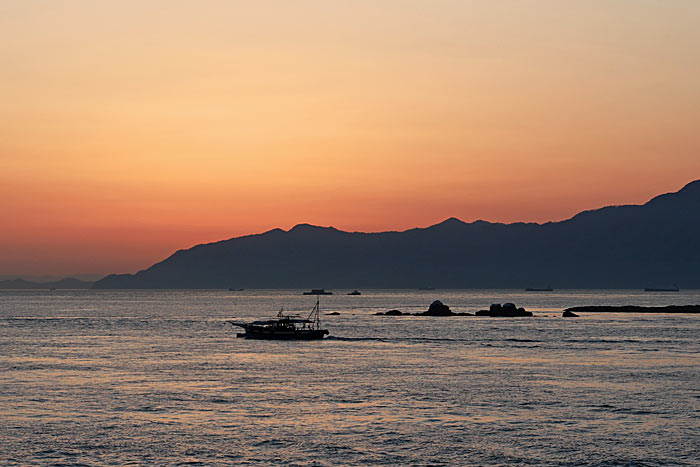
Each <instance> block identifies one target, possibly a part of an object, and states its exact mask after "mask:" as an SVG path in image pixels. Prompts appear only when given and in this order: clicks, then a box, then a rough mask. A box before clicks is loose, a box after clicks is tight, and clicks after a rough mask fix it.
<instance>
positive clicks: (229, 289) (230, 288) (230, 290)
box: [228, 287, 245, 292]
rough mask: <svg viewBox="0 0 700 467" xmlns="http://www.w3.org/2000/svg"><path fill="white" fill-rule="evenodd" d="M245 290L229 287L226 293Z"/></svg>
mask: <svg viewBox="0 0 700 467" xmlns="http://www.w3.org/2000/svg"><path fill="white" fill-rule="evenodd" d="M244 290H245V289H234V288H233V287H229V288H228V291H229V292H243V291H244Z"/></svg>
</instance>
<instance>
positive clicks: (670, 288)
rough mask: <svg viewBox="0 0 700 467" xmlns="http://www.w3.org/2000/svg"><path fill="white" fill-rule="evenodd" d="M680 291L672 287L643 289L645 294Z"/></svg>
mask: <svg viewBox="0 0 700 467" xmlns="http://www.w3.org/2000/svg"><path fill="white" fill-rule="evenodd" d="M680 290H681V289H679V288H678V287H677V286H673V287H646V288H645V289H644V291H645V292H680Z"/></svg>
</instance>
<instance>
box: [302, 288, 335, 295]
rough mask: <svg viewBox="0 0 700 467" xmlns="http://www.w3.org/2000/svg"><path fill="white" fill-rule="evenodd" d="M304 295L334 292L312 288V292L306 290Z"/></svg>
mask: <svg viewBox="0 0 700 467" xmlns="http://www.w3.org/2000/svg"><path fill="white" fill-rule="evenodd" d="M303 294H304V295H333V292H331V291H328V290H326V289H311V291H310V292H304V293H303Z"/></svg>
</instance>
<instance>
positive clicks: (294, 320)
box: [231, 299, 328, 340]
mask: <svg viewBox="0 0 700 467" xmlns="http://www.w3.org/2000/svg"><path fill="white" fill-rule="evenodd" d="M320 316H321V312H320V304H319V300H318V299H316V305H314V307H313V309H312V310H311V313H309V316H308V317H306V318H302V317H299V316H290V315H285V314H284V309H281V310H280V311H279V313H277V317H276V318H273V319H269V320H265V321H253V322H252V323H239V322H236V321H231V324H232V325H234V326H237V327H240V328H243V331H244V332H239V333H237V334H236V337H243V338H246V339H270V340H312V339H323V337H324V336H326V335H328V330H327V329H321V318H320Z"/></svg>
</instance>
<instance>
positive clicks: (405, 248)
mask: <svg viewBox="0 0 700 467" xmlns="http://www.w3.org/2000/svg"><path fill="white" fill-rule="evenodd" d="M699 239H700V180H698V181H694V182H692V183H689V184H688V185H686V186H685V187H684V188H683V189H681V190H680V191H678V192H675V193H668V194H664V195H660V196H657V197H655V198H653V199H652V200H650V201H649V202H647V203H646V204H643V205H624V206H609V207H604V208H601V209H596V210H591V211H584V212H581V213H579V214H577V215H576V216H574V217H572V218H571V219H568V220H565V221H561V222H547V223H545V224H536V223H514V224H501V223H492V222H485V221H476V222H472V223H466V222H463V221H461V220H459V219H456V218H450V219H447V220H445V221H443V222H441V223H439V224H436V225H433V226H430V227H427V228H414V229H410V230H406V231H403V232H381V233H360V232H344V231H340V230H337V229H335V228H333V227H319V226H314V225H309V224H299V225H297V226H295V227H294V228H292V229H290V230H289V231H284V230H282V229H274V230H270V231H269V232H265V233H262V234H258V235H248V236H243V237H237V238H232V239H229V240H224V241H220V242H216V243H209V244H203V245H197V246H195V247H193V248H190V249H188V250H180V251H178V252H176V253H175V254H173V255H172V256H170V257H169V258H167V259H166V260H164V261H162V262H160V263H157V264H155V265H153V266H151V267H150V268H148V269H145V270H143V271H140V272H138V273H136V274H133V275H132V274H122V275H110V276H107V277H105V278H104V279H101V280H99V281H97V282H96V283H95V284H94V287H95V288H228V287H244V288H312V287H313V288H318V287H325V288H333V287H337V288H340V287H342V288H417V287H425V286H427V285H430V286H433V287H440V288H489V287H493V288H523V287H526V286H533V285H543V284H547V285H551V286H552V287H555V288H636V289H638V288H643V287H645V286H654V285H670V284H676V285H678V286H679V287H681V288H700V240H699Z"/></svg>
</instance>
